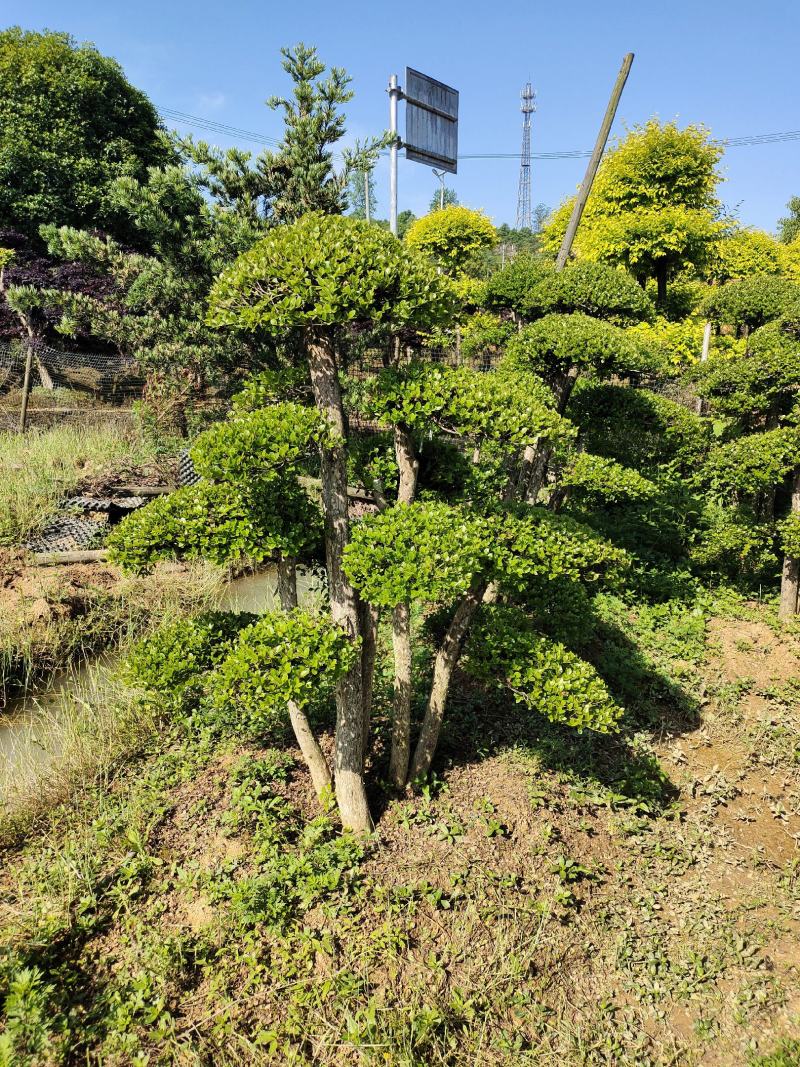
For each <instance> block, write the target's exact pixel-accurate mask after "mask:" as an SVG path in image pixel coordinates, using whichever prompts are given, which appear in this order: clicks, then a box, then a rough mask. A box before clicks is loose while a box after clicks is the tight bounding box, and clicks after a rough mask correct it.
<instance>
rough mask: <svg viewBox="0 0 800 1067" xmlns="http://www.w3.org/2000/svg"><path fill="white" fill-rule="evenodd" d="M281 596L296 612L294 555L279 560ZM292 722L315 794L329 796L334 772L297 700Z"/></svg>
mask: <svg viewBox="0 0 800 1067" xmlns="http://www.w3.org/2000/svg"><path fill="white" fill-rule="evenodd" d="M278 596H279V598H280V602H281V607H282V608H283V610H284V611H293V610H294V608H296V607H297V564H296V562H295V560H294V559H292V558H291V557H290V556H284V555H283V554H281V555H280V556H279V557H278ZM288 708H289V722H290V723H291V724H292V730H293V731H294V736H295V740H296V741H297V744H298V745H299V746H300V751H301V752H302V754H303V759H304V760H305V761H306V766H307V767H308V770H309V772H310V774H311V781H312V782H313V783H314V791H315V792H316V794H317V796H318V797H319V798H320V799H323V797H324V796H326V795H328V794H329V793H330V791H331V788H332V786H333V782H332V780H331V770H330V767H329V766H328V761H327V760H326V759H325V753H324V752H323V751H322V749H321V748H320V746H319V742H318V741H317V739H316V737H314V733H313V731H312V729H311V724H310V723H309V721H308V717H307V716H306V713H305V712H304V711H303V710H302V708H300V707H299V705H297V704H296V703H295V702H294V701H293V700H290V701H289V703H288Z"/></svg>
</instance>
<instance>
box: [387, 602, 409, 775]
mask: <svg viewBox="0 0 800 1067" xmlns="http://www.w3.org/2000/svg"><path fill="white" fill-rule="evenodd" d="M392 647H393V649H394V701H393V708H392V711H393V716H392V718H393V725H392V753H391V757H390V760H389V780H390V781H391V783H392V785H393V786H394V788H395V789H403V788H404V787H405V784H406V779H407V778H408V759H409V755H410V752H411V609H410V605H409V604H408V602H407V601H406V602H405V603H402V604H398V605H397V606H396V607H395V608H394V610H393V611H392Z"/></svg>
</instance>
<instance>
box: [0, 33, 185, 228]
mask: <svg viewBox="0 0 800 1067" xmlns="http://www.w3.org/2000/svg"><path fill="white" fill-rule="evenodd" d="M172 156H173V152H172V150H171V149H170V148H169V146H168V143H167V140H166V137H165V136H164V130H163V127H162V125H161V122H160V119H159V117H158V113H157V112H156V109H155V108H154V107H153V105H152V104H151V103H150V101H149V100H148V99H147V97H146V96H145V95H144V93H142V92H140V91H139V90H138V89H135V88H134V87H133V86H132V85H131V84H130V83H129V82H128V81H127V79H126V78H125V75H124V73H123V71H122V68H121V67H120V66H119V64H118V63H116V62H115V60H113V59H110V58H108V57H107V56H104V55H101V53H100V52H98V51H97V49H96V48H95V47H94V46H92V45H90V44H78V43H77V42H76V41H75V40H74V39H73V38H72V37H70V36H69V35H68V34H66V33H52V32H48V31H45V32H42V33H36V32H33V31H27V30H22V29H20V28H19V27H18V26H16V27H12V28H10V29H7V30H4V31H3V32H2V33H0V228H7V229H15V230H23V231H24V232H26V233H28V234H29V235H31V236H34V237H35V236H38V230H39V226H40V225H42V224H44V223H56V224H58V225H64V224H67V225H71V226H89V227H92V228H98V227H100V228H103V229H105V230H110V231H111V232H116V233H117V234H118V235H119V236H121V237H125V236H127V235H128V234H129V228H128V227H127V226H126V225H125V220H124V217H123V216H121V215H120V214H119V213H118V212H117V210H116V209H115V206H114V204H113V203H112V199H111V197H110V188H111V185H112V183H113V182H114V181H115V179H117V178H119V177H121V176H126V175H127V176H133V177H144V175H145V174H146V172H147V168H148V167H157V166H159V165H161V164H165V163H167V162H168V161H169V160H170V158H171V157H172Z"/></svg>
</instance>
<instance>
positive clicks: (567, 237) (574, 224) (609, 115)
mask: <svg viewBox="0 0 800 1067" xmlns="http://www.w3.org/2000/svg"><path fill="white" fill-rule="evenodd" d="M632 63H633V52H628V54H627V55H626V56H625V58H624V59H623V61H622V66H621V68H620V72H619V74H618V75H617V80H616V82H615V83H614V88H613V89H612V91H611V99H610V100H609V101H608V107H607V108H606V113H605V116H604V118H603V122H602V125H601V126H600V132H599V133H598V135H597V141H596V143H595V146H594V151H593V152H592V156H591V159H590V160H589V165H588V166H587V168H586V174H585V175H584V177H583V182H582V183H581V187H580V189H579V190H578V195H577V197H576V199H575V206H574V207H573V209H572V215H571V216H570V220H569V225H568V226H567V232H566V233H565V234H564V240H563V241H562V242H561V248H560V249H559V252H558V258H557V259H556V270H563V268H564V266H565V265H566V262H567V259H568V258H569V254H570V251H571V249H572V242H573V241H574V240H575V234H576V233H577V230H578V225H579V223H580V221H581V215H583V209H584V208H585V207H586V201H587V200H588V199H589V193H590V192H591V189H592V184H593V183H594V179H595V175H596V174H597V168H598V167H599V166H600V160H601V159H602V158H603V152H604V151H605V147H606V141H607V140H608V135H609V133H610V132H611V126H612V124H613V122H614V116H615V115H616V113H617V106H618V104H619V99H620V97H621V96H622V90H623V89H624V88H625V82H626V81H627V80H628V74H629V73H630V69H631V64H632Z"/></svg>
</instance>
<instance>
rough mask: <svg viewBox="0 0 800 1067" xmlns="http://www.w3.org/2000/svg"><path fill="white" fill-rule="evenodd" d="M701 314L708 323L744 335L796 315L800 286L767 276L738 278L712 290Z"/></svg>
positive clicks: (799, 312) (798, 311) (758, 275)
mask: <svg viewBox="0 0 800 1067" xmlns="http://www.w3.org/2000/svg"><path fill="white" fill-rule="evenodd" d="M703 311H704V313H705V314H706V315H707V317H708V318H709V319H711V321H712V322H715V323H717V324H718V325H726V326H734V327H735V328H736V330H737V331H738V332H739V333H740V334H742V335H744V336H747V334H749V332H750V331H751V330H755V329H757V328H758V327H759V326H763V325H764V324H765V323H767V322H771V321H772V320H773V319H777V318H780V317H781V316H783V315H790V314H793V313H794V314H800V285H797V284H795V283H794V282H792V281H789V280H788V279H786V278H780V277H776V276H774V275H769V274H757V275H754V276H752V277H747V278H738V279H736V280H735V281H730V282H728V283H727V285H721V286H719V288H716V289H712V290H711V292H710V293H709V294H708V296H707V297H706V299H705V302H704V304H703Z"/></svg>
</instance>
